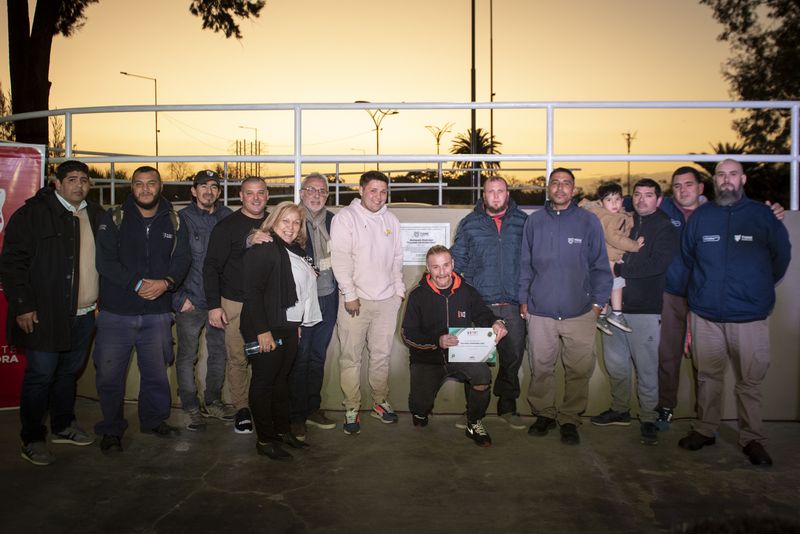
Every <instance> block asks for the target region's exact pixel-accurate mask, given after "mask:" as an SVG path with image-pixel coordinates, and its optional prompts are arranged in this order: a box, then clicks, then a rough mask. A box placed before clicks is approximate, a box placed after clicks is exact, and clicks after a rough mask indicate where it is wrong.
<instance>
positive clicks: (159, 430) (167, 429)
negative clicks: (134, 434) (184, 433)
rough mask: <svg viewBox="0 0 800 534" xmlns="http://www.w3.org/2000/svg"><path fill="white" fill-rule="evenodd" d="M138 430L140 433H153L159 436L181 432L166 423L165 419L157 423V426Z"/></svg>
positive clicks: (175, 434) (174, 434) (167, 436)
mask: <svg viewBox="0 0 800 534" xmlns="http://www.w3.org/2000/svg"><path fill="white" fill-rule="evenodd" d="M140 432H141V433H142V434H153V435H154V436H157V437H159V438H171V437H172V436H177V435H178V434H180V433H181V432H180V430H178V429H177V428H175V427H174V426H170V425H168V424H167V422H166V421H161V422H160V423H158V426H156V427H153V428H142V429H140Z"/></svg>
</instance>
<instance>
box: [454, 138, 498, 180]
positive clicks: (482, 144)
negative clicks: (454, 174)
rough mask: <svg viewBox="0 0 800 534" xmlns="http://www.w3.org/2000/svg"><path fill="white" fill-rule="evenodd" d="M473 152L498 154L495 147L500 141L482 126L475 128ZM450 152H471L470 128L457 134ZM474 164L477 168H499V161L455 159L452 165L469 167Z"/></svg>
mask: <svg viewBox="0 0 800 534" xmlns="http://www.w3.org/2000/svg"><path fill="white" fill-rule="evenodd" d="M475 133H476V136H475V154H500V151H499V150H498V149H497V148H498V147H499V146H500V145H502V144H503V143H501V142H500V141H497V140H496V139H494V138H493V137H492V136H491V135H489V132H487V131H486V130H484V129H483V128H478V129H477V130H475ZM450 153H451V154H472V153H473V152H472V128H469V129H468V130H467V133H463V134H459V135H457V136H456V138H455V139H454V140H453V146H451V147H450ZM473 165H475V167H477V168H479V169H486V170H493V169H499V168H500V162H499V161H455V162H453V167H454V168H456V169H470V168H472V167H473Z"/></svg>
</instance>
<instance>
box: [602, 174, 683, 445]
mask: <svg viewBox="0 0 800 534" xmlns="http://www.w3.org/2000/svg"><path fill="white" fill-rule="evenodd" d="M661 200H662V197H661V187H660V186H659V185H658V183H657V182H655V181H654V180H650V179H649V178H644V179H642V180H639V181H638V182H636V184H635V185H634V187H633V205H634V210H635V211H636V213H635V215H634V217H633V228H632V229H631V234H630V238H631V239H638V238H639V237H644V246H643V247H642V248H641V249H639V251H638V252H636V253H630V252H628V253H626V254H625V255H624V256H623V258H622V263H616V264H615V265H614V275H615V276H622V277H623V278H625V288H624V289H623V290H622V311H623V313H624V314H625V317H626V318H627V320H628V323H629V324H630V325H631V327H632V328H633V332H631V333H627V332H623V331H619V332H615V333H614V335H613V336H604V339H603V353H604V361H605V365H606V370H607V371H608V379H609V382H610V383H611V407H610V408H609V409H608V410H606V411H605V412H603V413H601V414H600V415H597V416H594V417H592V418H591V421H592V424H594V425H597V426H608V425H618V426H628V425H630V424H631V423H630V421H631V416H630V409H629V404H630V396H631V375H632V371H633V370H635V372H636V383H637V388H638V394H639V406H640V408H639V420H640V422H641V424H640V434H641V442H642V444H644V445H655V444H657V443H658V428H657V427H656V424H655V423H656V417H657V413H656V406H657V405H658V342H659V339H660V331H661V330H660V328H661V327H660V323H661V300H662V296H663V293H664V284H665V280H666V274H667V269H668V268H669V265H670V263H671V262H672V258H673V257H674V256H675V253H676V252H677V250H678V245H679V243H678V240H679V237H680V234H679V232H678V231H677V230H676V229H675V227H674V226H673V225H672V223H671V222H670V219H669V217H668V216H667V214H666V213H664V212H663V211H661V210H660V209H658V207H659V206H660V205H661Z"/></svg>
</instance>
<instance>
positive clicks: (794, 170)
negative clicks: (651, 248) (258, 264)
mask: <svg viewBox="0 0 800 534" xmlns="http://www.w3.org/2000/svg"><path fill="white" fill-rule="evenodd" d="M378 108H380V109H396V110H403V109H408V110H449V109H456V110H471V109H478V110H487V109H498V110H503V109H542V110H545V111H546V149H545V152H544V153H540V154H502V155H491V154H475V155H434V154H406V155H380V156H379V155H376V156H368V155H360V156H351V155H340V154H331V155H311V154H305V153H304V152H303V143H302V132H303V114H304V113H307V112H310V111H336V110H339V111H341V110H370V109H378ZM565 109H618V110H631V109H648V110H656V109H684V110H688V109H706V110H708V109H729V110H736V109H787V110H790V112H791V119H790V120H791V145H790V153H789V154H781V155H774V154H731V155H730V156H732V157H735V158H736V159H737V160H739V161H742V162H775V163H788V164H789V168H790V190H789V198H790V209H792V210H798V209H800V155H798V144H799V142H800V126H798V121H799V117H800V102H798V101H771V102H768V101H739V102H723V101H697V102H691V101H669V102H641V101H632V102H474V103H470V102H457V103H453V102H440V103H434V102H421V103H407V102H381V103H378V102H371V103H352V104H351V103H347V104H344V103H339V104H336V103H304V104H300V103H297V104H216V105H194V104H193V105H160V106H102V107H87V108H68V109H58V110H50V111H40V112H32V113H20V114H17V115H9V116H5V117H0V123H2V122H8V121H21V120H26V119H34V118H42V117H51V116H63V117H64V133H65V141H66V143H65V144H66V150H65V154H64V156H63V157H60V158H51V161H52V162H54V163H57V162H60V161H63V160H64V159H69V158H71V157H73V154H72V149H71V147H72V146H73V135H72V119H73V117H74V116H75V115H85V114H98V113H153V112H170V111H174V112H188V111H280V110H282V111H287V110H289V111H293V120H294V149H293V151H292V153H291V154H283V155H274V154H269V155H262V156H254V155H247V156H235V155H230V154H207V155H203V156H177V155H176V156H163V155H162V156H159V157H154V156H128V155H125V156H123V155H113V156H92V157H88V158H86V157H82V158H81V159H82V160H83V161H85V162H86V163H87V164H90V165H91V164H94V163H112V164H113V163H146V162H158V163H169V162H187V163H190V162H219V163H222V164H227V163H237V162H243V163H244V162H256V163H290V164H292V165H293V167H294V185H295V193H294V196H295V201H299V186H300V182H301V178H302V177H301V172H302V165H303V164H304V163H306V164H307V163H328V164H336V163H414V162H420V161H427V162H434V163H436V164H437V165H439V166H440V165H441V164H442V163H449V162H457V161H468V162H482V161H485V162H495V161H496V162H500V161H502V162H542V161H543V162H544V163H545V171H546V176H549V175H550V172H551V171H552V170H553V168H554V167H555V166H556V165H555V163H556V162H558V161H569V162H670V161H676V162H684V161H692V162H715V161H719V159H720V158H722V157H725V156H726V154H567V153H556V152H555V150H554V140H555V117H554V115H555V111H557V110H565ZM440 176H441V175H440ZM113 184H114V181H113V173H112V191H113V189H114V188H113ZM439 189H440V191H441V183H440V184H439ZM440 199H441V194H440Z"/></svg>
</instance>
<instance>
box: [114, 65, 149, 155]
mask: <svg viewBox="0 0 800 534" xmlns="http://www.w3.org/2000/svg"><path fill="white" fill-rule="evenodd" d="M119 73H120V74H122V75H123V76H130V77H132V78H141V79H143V80H151V81H152V82H153V100H154V101H155V105H156V107H158V80H157V79H155V78H151V77H150V76H142V75H141V74H133V73H130V72H124V71H119ZM155 116H156V158H158V110H157V109H156V111H155ZM156 169H158V161H156Z"/></svg>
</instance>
